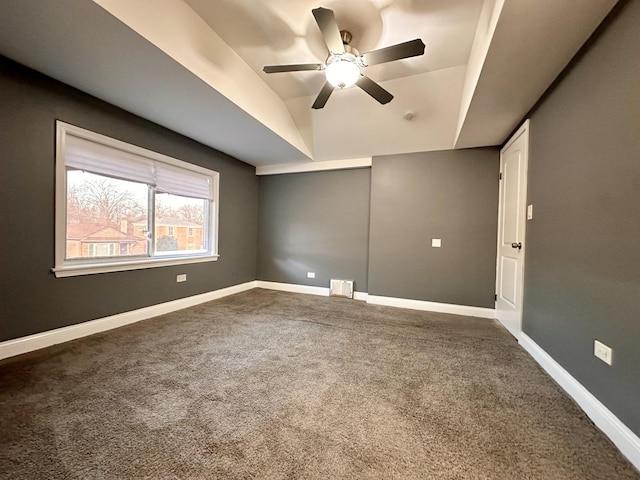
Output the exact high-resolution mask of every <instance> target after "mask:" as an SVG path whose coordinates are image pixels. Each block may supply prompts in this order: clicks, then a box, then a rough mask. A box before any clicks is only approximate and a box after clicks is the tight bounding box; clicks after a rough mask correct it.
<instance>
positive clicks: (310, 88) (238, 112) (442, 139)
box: [0, 0, 616, 167]
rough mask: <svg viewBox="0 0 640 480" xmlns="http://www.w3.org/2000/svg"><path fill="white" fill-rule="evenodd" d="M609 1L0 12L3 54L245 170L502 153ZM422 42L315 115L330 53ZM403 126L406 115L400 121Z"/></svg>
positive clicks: (125, 1) (1, 3)
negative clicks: (323, 29) (316, 12)
mask: <svg viewBox="0 0 640 480" xmlns="http://www.w3.org/2000/svg"><path fill="white" fill-rule="evenodd" d="M615 3H616V0H536V1H532V0H326V1H318V0H269V1H267V0H264V1H259V0H135V1H131V0H93V1H92V0H55V1H42V0H20V1H15V0H0V18H1V19H0V54H3V55H5V56H7V57H9V58H12V59H14V60H16V61H18V62H20V63H23V64H25V65H27V66H29V67H32V68H34V69H36V70H38V71H41V72H43V73H45V74H47V75H49V76H51V77H53V78H56V79H58V80H61V81H63V82H65V83H67V84H70V85H72V86H74V87H77V88H79V89H80V90H83V91H85V92H87V93H90V94H92V95H94V96H96V97H98V98H101V99H104V100H106V101H108V102H110V103H112V104H114V105H117V106H119V107H122V108H124V109H126V110H128V111H131V112H133V113H135V114H137V115H140V116H142V117H144V118H147V119H149V120H151V121H154V122H156V123H159V124H161V125H164V126H166V127H168V128H170V129H172V130H175V131H177V132H179V133H182V134H184V135H186V136H188V137H191V138H193V139H195V140H197V141H199V142H201V143H203V144H206V145H209V146H211V147H214V148H217V149H219V150H221V151H223V152H226V153H228V154H230V155H233V156H235V157H237V158H239V159H241V160H243V161H245V162H247V163H250V164H252V165H256V166H258V167H265V166H273V165H278V164H289V163H303V162H319V161H325V160H334V161H335V160H350V159H360V158H367V157H372V156H375V155H383V154H391V153H408V152H417V151H431V150H445V149H452V148H466V147H476V146H487V145H500V144H501V143H503V142H504V141H505V139H506V137H507V136H508V135H509V133H510V132H512V131H513V129H514V128H515V127H516V126H517V124H518V122H519V121H520V120H521V119H522V118H523V116H524V115H525V114H526V113H527V111H528V110H529V109H530V108H531V107H532V106H533V105H534V104H535V102H536V100H537V99H538V98H539V97H540V95H541V94H542V93H543V92H544V90H545V89H546V88H547V87H548V86H549V85H550V84H551V82H552V81H553V80H554V79H555V78H556V76H557V75H558V74H559V73H560V71H561V70H562V69H563V68H564V67H565V66H566V64H567V63H568V62H569V60H570V59H571V58H572V57H573V55H574V54H575V53H576V52H577V50H578V49H579V48H580V46H581V45H582V44H583V43H584V42H585V41H586V39H587V38H588V37H589V35H590V34H591V33H592V32H593V30H594V29H595V28H596V27H597V25H598V24H599V23H600V22H601V21H602V19H603V18H604V17H605V16H606V14H607V13H608V12H609V10H610V9H611V8H612V7H613V5H614V4H615ZM318 6H323V7H326V8H330V9H332V10H333V11H334V12H335V16H336V20H337V22H338V25H339V26H340V28H341V29H345V30H349V31H350V32H351V33H352V35H353V40H352V45H353V46H354V47H356V48H357V49H358V50H359V51H360V52H367V51H370V50H373V49H377V48H382V47H385V46H388V45H392V44H396V43H400V42H404V41H407V40H412V39H414V38H421V39H422V40H423V41H424V43H425V44H426V45H427V48H426V51H425V54H424V55H423V56H419V57H413V58H408V59H403V60H398V61H395V62H392V63H387V64H382V65H374V66H370V67H367V68H366V72H365V73H366V75H367V76H369V77H370V78H371V79H373V80H375V81H376V82H378V83H380V85H382V86H383V87H384V88H385V89H387V90H388V91H389V92H391V93H392V94H393V95H394V99H393V100H392V101H391V102H390V103H388V104H386V105H380V104H379V103H377V102H376V101H375V100H373V99H372V98H371V97H370V96H368V95H367V94H366V93H365V92H363V91H362V90H360V89H358V88H356V87H352V88H348V89H344V90H339V91H336V92H334V94H332V96H331V97H330V99H329V101H328V102H327V105H326V106H325V108H324V109H322V110H312V109H311V104H312V103H313V101H314V99H315V97H316V95H317V93H318V91H319V90H320V88H321V87H322V85H323V83H324V74H323V72H319V71H308V72H293V73H278V74H271V75H267V74H265V73H264V72H263V71H262V67H263V66H264V65H274V64H288V63H315V62H322V61H324V60H325V58H326V55H327V52H326V47H325V45H324V43H323V39H322V35H321V34H320V31H319V29H318V26H317V24H316V23H315V21H314V19H313V16H312V14H311V10H312V9H313V8H315V7H318ZM407 114H409V115H407Z"/></svg>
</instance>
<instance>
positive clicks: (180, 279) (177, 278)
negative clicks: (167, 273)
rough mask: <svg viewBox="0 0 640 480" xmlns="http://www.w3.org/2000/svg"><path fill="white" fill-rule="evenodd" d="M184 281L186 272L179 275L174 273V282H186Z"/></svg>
mask: <svg viewBox="0 0 640 480" xmlns="http://www.w3.org/2000/svg"><path fill="white" fill-rule="evenodd" d="M186 281H187V274H186V273H181V274H179V275H176V282H186Z"/></svg>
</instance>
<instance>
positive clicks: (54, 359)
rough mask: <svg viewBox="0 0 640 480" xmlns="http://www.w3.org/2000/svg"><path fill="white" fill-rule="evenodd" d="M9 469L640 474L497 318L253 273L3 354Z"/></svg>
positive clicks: (331, 475)
mask: <svg viewBox="0 0 640 480" xmlns="http://www.w3.org/2000/svg"><path fill="white" fill-rule="evenodd" d="M0 477H1V478H10V479H30V480H34V479H41V478H42V479H44V478H46V479H57V478H65V479H86V478H105V479H106V478H117V479H122V478H153V479H174V478H198V479H200V478H221V479H253V478H256V479H345V478H354V479H355V478H358V479H359V478H370V479H417V478H424V479H509V480H517V479H545V480H553V479H563V480H564V479H598V480H602V479H640V473H638V472H637V471H636V470H634V469H633V467H632V466H631V465H630V464H629V463H628V462H627V461H626V460H625V459H624V458H623V457H622V456H621V455H620V454H619V453H618V451H617V450H616V449H615V448H614V447H613V446H612V445H611V444H610V443H609V441H608V440H607V439H606V438H605V437H604V435H603V434H602V433H600V431H599V430H597V429H596V428H595V427H594V426H593V424H592V423H591V422H590V421H589V420H588V419H587V418H586V417H585V415H584V414H583V413H581V411H580V410H579V409H578V407H577V406H576V405H575V404H574V403H573V402H572V401H571V400H570V399H569V398H568V397H567V396H566V395H565V394H564V393H563V392H562V391H561V390H560V389H559V388H558V387H557V386H556V385H555V384H554V383H553V381H552V380H551V379H549V378H548V377H547V376H546V375H545V374H544V373H543V372H542V371H541V370H540V369H539V368H538V366H537V365H536V363H535V362H534V361H533V360H532V359H531V358H529V357H528V355H527V354H526V353H525V352H524V351H523V350H522V349H521V348H520V347H519V346H518V345H517V343H516V342H515V340H513V338H512V337H511V336H510V335H509V334H508V333H507V332H506V331H505V330H504V329H503V328H502V327H501V326H500V325H499V324H497V323H496V322H495V321H491V320H485V319H479V318H470V317H460V316H454V315H446V314H435V313H428V312H418V311H411V310H402V309H394V308H386V307H377V306H372V305H367V304H365V303H362V302H358V301H353V300H345V299H337V298H327V297H315V296H310V295H299V294H291V293H283V292H273V291H266V290H260V289H257V290H252V291H249V292H245V293H242V294H238V295H234V296H231V297H227V298H224V299H221V300H217V301H214V302H210V303H207V304H203V305H200V306H197V307H193V308H189V309H186V310H182V311H179V312H175V313H172V314H169V315H165V316H162V317H158V318H155V319H151V320H147V321H143V322H140V323H137V324H134V325H130V326H127V327H123V328H120V329H117V330H112V331H109V332H105V333H102V334H98V335H94V336H92V337H88V338H84V339H81V340H77V341H74V342H70V343H67V344H63V345H58V346H55V347H52V348H49V349H46V350H41V351H38V352H33V353H31V354H28V355H24V356H21V357H17V358H13V359H8V360H4V361H2V362H0Z"/></svg>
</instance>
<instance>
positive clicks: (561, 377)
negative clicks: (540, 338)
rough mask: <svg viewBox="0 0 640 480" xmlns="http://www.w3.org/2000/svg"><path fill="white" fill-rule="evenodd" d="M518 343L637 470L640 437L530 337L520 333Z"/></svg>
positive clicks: (639, 458) (639, 460)
mask: <svg viewBox="0 0 640 480" xmlns="http://www.w3.org/2000/svg"><path fill="white" fill-rule="evenodd" d="M520 345H522V348H524V349H525V350H526V351H527V352H528V353H529V355H531V356H532V357H533V358H534V359H535V361H536V362H538V363H539V364H540V366H541V367H542V368H543V369H544V370H545V371H546V372H547V373H548V374H549V375H550V376H551V378H553V379H554V380H555V381H556V382H557V383H558V385H560V386H561V387H562V388H563V389H564V390H565V392H567V393H568V394H569V396H570V397H571V398H573V399H574V400H575V401H576V403H577V404H578V405H580V408H582V410H584V412H585V413H586V414H587V416H588V417H589V418H590V419H591V420H592V421H593V423H595V424H596V426H597V427H598V428H599V429H600V430H602V431H603V432H604V434H605V435H606V436H607V437H609V439H610V440H611V441H612V442H613V443H614V445H615V446H616V447H618V449H619V450H620V451H621V452H622V454H623V455H624V456H625V457H627V458H628V459H629V461H630V462H631V463H632V464H633V465H634V466H635V467H636V468H637V469H638V470H640V438H639V437H638V436H637V435H636V434H635V433H633V432H632V431H631V430H630V429H629V428H628V427H627V426H626V425H625V424H624V423H622V422H621V421H620V420H619V419H618V417H616V416H615V415H614V414H613V413H612V412H611V410H609V409H608V408H607V407H606V406H604V405H603V404H602V402H600V400H598V399H597V398H596V397H594V396H593V394H591V393H590V392H589V391H588V390H587V389H586V388H585V387H583V386H582V384H581V383H580V382H578V381H577V380H576V379H575V378H573V377H572V376H571V374H570V373H569V372H567V371H566V370H565V369H564V368H563V367H562V366H561V365H560V364H559V363H558V362H556V361H555V360H554V359H553V358H552V357H551V356H550V355H549V354H548V353H547V352H545V351H544V350H543V349H542V348H541V347H540V346H539V345H538V344H537V343H536V342H534V341H533V340H532V339H531V337H529V336H527V334H525V333H521V334H520Z"/></svg>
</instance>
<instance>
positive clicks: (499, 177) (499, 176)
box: [498, 172, 502, 180]
mask: <svg viewBox="0 0 640 480" xmlns="http://www.w3.org/2000/svg"><path fill="white" fill-rule="evenodd" d="M498 179H499V180H502V172H500V174H499V175H498Z"/></svg>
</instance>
